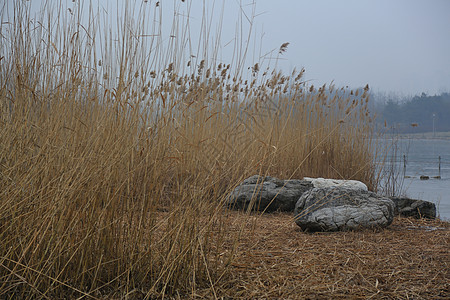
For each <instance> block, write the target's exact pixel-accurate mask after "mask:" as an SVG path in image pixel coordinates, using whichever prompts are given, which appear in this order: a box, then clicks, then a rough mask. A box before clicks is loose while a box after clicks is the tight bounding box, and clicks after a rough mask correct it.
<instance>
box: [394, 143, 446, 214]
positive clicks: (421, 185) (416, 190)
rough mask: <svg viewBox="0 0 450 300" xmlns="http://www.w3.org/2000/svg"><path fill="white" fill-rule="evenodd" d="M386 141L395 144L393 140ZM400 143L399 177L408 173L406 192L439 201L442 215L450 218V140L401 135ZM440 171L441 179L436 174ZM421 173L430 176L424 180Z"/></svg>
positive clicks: (431, 200)
mask: <svg viewBox="0 0 450 300" xmlns="http://www.w3.org/2000/svg"><path fill="white" fill-rule="evenodd" d="M385 143H386V144H388V145H389V144H392V140H386V141H385ZM394 144H395V141H394ZM396 145H397V155H396V159H395V161H396V168H397V170H398V171H399V174H400V176H399V178H403V174H404V175H405V178H404V182H403V193H402V194H403V195H406V196H407V197H409V198H414V199H422V200H426V201H430V202H433V203H435V204H436V207H437V209H438V212H437V213H438V215H439V216H440V217H441V219H444V220H447V221H450V140H430V139H400V140H397V143H396ZM394 148H395V147H392V149H394ZM391 154H392V152H391ZM439 157H440V158H441V162H440V172H439ZM405 160H406V168H405V167H404V166H405ZM439 175H440V176H441V179H435V178H433V177H436V176H439ZM420 176H429V177H430V179H429V180H421V179H420Z"/></svg>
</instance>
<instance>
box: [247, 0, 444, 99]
mask: <svg viewBox="0 0 450 300" xmlns="http://www.w3.org/2000/svg"><path fill="white" fill-rule="evenodd" d="M256 2H257V11H258V12H264V14H263V15H261V16H260V17H259V19H258V22H261V23H264V31H265V36H266V38H267V43H266V44H267V45H268V47H269V48H270V47H276V46H277V45H279V44H281V43H283V42H290V43H291V44H290V46H289V49H288V51H287V53H286V54H285V55H284V57H285V58H286V59H288V62H289V64H291V65H293V66H303V67H305V68H306V71H307V73H306V75H307V77H308V78H309V79H313V82H316V81H317V82H318V83H322V82H323V83H326V82H330V81H331V80H334V81H335V82H336V84H337V85H340V86H342V85H347V84H348V85H349V86H352V87H357V86H363V85H365V84H366V83H369V84H370V86H371V87H372V90H375V91H378V90H380V91H388V92H396V93H401V94H405V95H407V94H418V93H422V92H425V93H428V94H435V93H440V92H449V91H450V1H449V0H395V1H394V0H342V1H335V0H314V1H306V0H291V1H288V0H285V1H270V0H257V1H256Z"/></svg>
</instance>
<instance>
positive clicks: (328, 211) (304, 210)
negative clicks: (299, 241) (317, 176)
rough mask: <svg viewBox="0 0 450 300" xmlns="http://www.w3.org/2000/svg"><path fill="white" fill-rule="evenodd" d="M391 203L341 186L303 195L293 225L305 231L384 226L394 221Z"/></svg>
mask: <svg viewBox="0 0 450 300" xmlns="http://www.w3.org/2000/svg"><path fill="white" fill-rule="evenodd" d="M394 209H395V204H394V202H392V200H390V199H388V198H385V197H381V196H378V195H376V194H375V193H373V192H370V191H365V190H357V189H347V188H342V187H328V188H314V189H312V190H310V191H307V192H305V193H304V194H303V195H302V196H301V198H300V199H299V200H298V201H297V203H296V205H295V210H294V216H295V223H297V225H298V226H300V227H301V228H302V229H303V230H307V231H340V230H356V229H361V228H373V227H387V226H389V225H390V224H391V223H392V221H393V219H394Z"/></svg>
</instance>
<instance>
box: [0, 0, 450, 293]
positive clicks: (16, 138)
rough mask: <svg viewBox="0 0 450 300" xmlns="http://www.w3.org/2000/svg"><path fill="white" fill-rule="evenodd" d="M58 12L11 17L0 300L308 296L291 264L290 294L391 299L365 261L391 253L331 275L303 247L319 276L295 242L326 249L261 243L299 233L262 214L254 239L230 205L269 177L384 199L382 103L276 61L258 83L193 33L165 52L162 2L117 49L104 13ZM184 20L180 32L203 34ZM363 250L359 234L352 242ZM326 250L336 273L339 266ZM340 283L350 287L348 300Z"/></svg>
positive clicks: (5, 27)
mask: <svg viewBox="0 0 450 300" xmlns="http://www.w3.org/2000/svg"><path fill="white" fill-rule="evenodd" d="M30 2H31V1H30ZM44 2H45V1H44ZM188 2H189V1H186V5H188ZM52 3H53V2H51V1H47V2H46V3H44V6H43V7H42V10H41V11H40V15H38V16H37V17H33V16H32V15H31V11H30V8H29V3H28V2H25V1H23V2H20V1H17V2H14V3H13V4H9V3H8V2H7V4H6V5H5V6H3V7H2V8H1V16H2V20H3V23H2V26H1V43H0V212H1V214H0V297H1V298H6V299H10V298H11V299H12V298H31V299H35V298H38V299H58V298H60V299H62V298H85V299H95V298H102V297H108V298H111V297H117V298H130V299H132V298H137V299H140V298H147V299H150V298H156V297H159V298H163V297H166V296H168V295H169V296H170V297H177V295H184V297H201V296H202V294H201V293H202V292H204V294H203V295H204V296H205V297H207V298H214V297H216V296H217V297H218V298H219V297H221V296H225V295H227V296H229V297H232V298H234V297H241V296H242V297H244V298H245V297H255V298H257V297H260V296H261V297H272V295H274V296H275V295H276V293H277V292H276V291H277V289H279V288H283V287H285V286H286V287H289V286H292V284H293V283H294V281H292V280H291V278H290V276H294V275H293V274H294V272H293V273H290V272H291V271H293V269H292V268H291V269H290V268H281V265H277V264H281V263H283V261H288V262H289V261H290V263H291V264H293V266H294V267H295V266H297V267H299V266H300V267H301V268H300V269H301V270H306V271H301V272H303V273H301V274H302V275H301V278H302V279H301V280H305V281H304V282H303V283H304V284H301V285H295V287H293V290H294V291H295V290H296V289H298V288H300V287H301V288H302V289H305V291H309V292H308V293H309V294H308V293H306V292H305V294H304V295H314V294H317V295H321V294H320V293H329V290H330V289H331V291H334V290H333V288H335V290H336V291H338V292H336V294H335V295H339V294H338V293H349V294H354V295H360V293H362V292H363V291H362V289H363V287H368V286H369V285H367V286H366V285H365V282H366V281H365V280H366V279H367V280H368V282H371V283H372V282H373V280H375V279H378V286H383V287H384V286H385V284H387V283H385V282H384V281H383V280H386V278H385V277H380V278H378V277H376V274H374V275H373V276H372V275H370V276H369V274H366V273H364V272H365V271H364V272H363V271H361V272H362V275H361V274H360V273H359V272H358V273H357V274H356V273H355V271H354V270H355V268H356V270H366V269H364V268H363V267H365V265H364V264H361V263H362V262H361V261H360V260H359V259H360V258H362V259H363V260H364V261H365V262H366V263H371V261H370V260H369V259H368V258H365V257H364V255H365V253H364V252H362V253H359V252H358V251H359V250H358V249H366V248H367V247H369V248H370V247H371V246H370V245H375V244H374V243H375V241H376V240H375V241H373V240H370V242H368V243H367V244H364V243H363V244H357V247H359V248H352V247H350V248H349V249H348V251H353V252H352V253H356V254H354V255H353V254H352V253H349V255H350V254H352V255H353V256H345V255H347V253H348V251H343V252H342V253H337V252H336V251H335V252H333V253H336V259H337V261H340V260H341V259H344V257H351V260H349V261H348V262H347V264H345V265H343V266H341V267H340V268H337V267H336V268H337V269H336V268H335V269H333V268H331V269H325V271H324V270H322V269H321V268H322V267H323V266H322V265H321V264H320V263H321V262H323V261H322V259H318V260H315V259H316V258H314V257H315V256H308V253H307V251H308V249H310V248H305V249H302V251H303V252H304V253H303V254H304V255H305V258H304V259H303V260H304V261H307V262H308V266H310V267H309V269H308V268H306V269H304V268H303V267H302V266H303V265H302V264H303V262H302V264H300V262H301V261H302V258H301V254H300V252H295V251H294V250H295V247H299V246H296V245H297V244H296V243H298V242H299V241H301V239H300V240H297V239H296V238H294V237H298V236H300V237H301V238H305V239H308V241H311V239H310V238H312V236H308V235H303V234H301V233H300V232H298V231H296V230H295V228H294V227H292V226H293V225H283V226H284V227H282V230H284V231H283V232H280V237H284V238H283V241H284V242H283V243H284V244H285V245H283V247H284V246H286V247H288V246H289V245H290V244H289V243H293V244H292V247H293V248H292V249H291V250H292V251H294V252H293V253H291V252H289V251H291V250H286V249H284V248H281V249H278V248H277V249H278V250H276V251H275V250H274V247H275V248H276V246H275V244H276V242H275V240H273V242H271V240H270V235H264V236H262V235H261V233H260V232H258V230H267V231H268V232H272V233H274V232H278V230H277V229H270V227H271V226H272V225H274V224H271V222H275V220H276V218H279V221H280V224H275V225H279V226H281V225H282V224H291V223H292V222H290V221H289V220H288V219H289V218H286V216H282V215H273V216H264V217H262V220H266V221H264V222H263V223H265V222H267V224H266V225H264V226H260V225H258V226H256V227H255V228H258V229H255V230H254V231H251V232H249V231H248V230H247V229H246V226H247V225H246V224H247V223H248V222H249V221H250V220H251V217H250V219H249V220H247V219H246V218H247V217H246V216H245V215H241V214H233V213H231V214H229V213H224V212H223V210H222V203H223V200H224V197H225V196H226V194H227V193H228V192H229V191H230V190H231V189H233V188H234V186H235V185H236V184H238V183H239V182H240V181H241V180H242V179H244V178H245V177H247V176H249V175H254V174H270V175H272V176H278V177H280V178H301V177H303V176H310V177H317V176H322V177H329V178H346V179H356V180H361V181H363V182H364V183H366V184H367V185H368V186H369V187H371V188H372V189H375V188H376V186H377V183H378V180H379V178H378V177H377V172H376V167H375V166H374V163H373V161H374V160H373V155H374V152H375V151H374V148H373V147H374V143H373V126H372V124H373V123H372V120H371V115H370V113H369V111H368V106H367V102H368V97H369V95H368V87H366V88H365V89H361V90H358V91H347V90H345V89H337V88H335V87H334V86H325V85H324V86H322V87H320V88H315V87H314V86H311V85H308V84H307V83H306V82H305V81H304V78H303V75H304V70H301V71H298V72H297V71H296V72H293V73H292V74H288V75H283V74H282V73H280V72H279V71H278V70H272V69H269V68H268V66H267V64H266V65H265V64H264V63H265V62H266V61H265V60H264V59H263V58H261V59H260V60H261V61H259V62H258V64H254V65H253V67H249V69H248V70H249V71H248V74H246V73H245V72H244V70H245V68H244V67H243V66H244V65H245V64H244V63H245V59H244V58H243V59H242V60H241V61H238V62H237V63H236V64H235V65H229V64H225V63H224V62H220V61H218V59H217V57H218V53H217V51H218V50H217V49H218V48H217V46H216V45H218V44H220V41H219V40H218V41H217V43H212V44H209V45H208V44H207V43H203V41H199V45H204V46H203V48H202V47H200V46H199V50H198V53H197V52H195V53H186V51H187V52H189V51H190V50H189V49H187V48H186V49H184V48H183V47H180V45H186V44H189V42H191V41H190V37H189V34H188V32H185V31H182V30H181V29H180V33H181V34H179V35H176V36H174V37H173V38H172V37H170V41H173V42H168V43H163V42H162V41H163V39H162V34H163V33H162V32H163V31H162V29H161V26H162V24H163V23H164V22H163V21H162V19H161V15H160V9H162V8H161V7H162V4H161V5H155V3H154V2H152V1H144V2H143V3H141V2H139V5H136V6H133V5H131V4H130V3H131V2H128V1H127V3H128V4H127V5H125V6H124V8H123V12H124V15H123V16H122V19H120V18H119V17H118V19H117V20H116V21H118V20H120V22H117V23H118V26H117V31H114V32H115V34H113V31H109V28H110V27H108V26H110V24H102V25H101V24H100V23H101V21H103V20H106V19H107V18H106V17H105V18H104V19H102V18H100V17H98V15H97V13H98V14H100V12H98V11H96V10H95V8H94V7H89V10H88V13H87V14H88V15H89V17H88V20H89V21H88V22H86V19H84V17H83V12H85V11H84V10H83V9H84V8H83V6H81V5H79V2H78V1H75V2H72V3H74V4H70V5H73V7H72V8H71V10H70V11H69V10H65V7H64V5H63V4H61V5H59V6H52V5H51V4H52ZM61 3H62V2H61ZM136 3H137V2H136ZM158 3H159V2H158ZM180 5H184V4H180ZM177 7H182V6H177ZM53 10H54V11H53ZM66 16H67V17H66ZM182 16H183V14H182V13H179V14H175V16H174V20H173V24H175V25H176V26H174V28H187V27H188V26H187V23H186V22H187V20H188V18H185V19H183V17H182ZM206 17H207V16H205V18H206ZM183 20H184V21H183ZM183 22H185V23H183ZM106 23H107V22H106ZM204 24H207V22H204ZM100 25H101V26H100ZM204 30H206V29H204ZM237 32H239V31H237ZM143 40H145V41H146V42H143ZM236 40H237V41H238V40H240V39H239V38H236ZM238 46H239V45H237V46H236V47H235V49H240V50H239V51H241V52H240V53H241V54H242V53H244V52H245V51H243V49H241V48H239V47H238ZM241 46H242V45H241ZM286 47H287V44H284V46H283V45H282V47H281V48H280V53H278V55H282V53H283V51H286ZM200 48H201V49H200ZM281 50H283V51H281ZM236 51H238V50H236ZM202 53H203V54H202ZM205 53H206V54H205ZM208 53H209V54H211V55H207V54H208ZM194 54H195V55H194ZM239 57H240V56H239ZM246 76H247V77H246ZM282 219H283V220H285V221H282ZM288 221H289V222H288ZM230 222H231V223H232V224H230ZM230 226H231V228H234V229H233V230H230ZM276 228H280V230H281V227H276ZM393 228H395V227H393ZM437 232H438V233H440V231H437ZM288 233H291V234H292V235H293V236H291V237H290V238H289V239H287V238H288V237H287V234H288ZM394 233H395V232H394ZM352 234H354V235H358V234H360V233H345V234H342V235H338V236H339V237H340V238H341V239H342V238H343V239H344V241H347V240H346V238H345V237H346V236H347V237H349V236H351V235H352ZM378 234H381V233H378ZM433 234H436V233H433ZM370 235H374V236H376V234H375V233H363V236H370ZM398 235H399V236H401V234H400V233H399V234H398ZM380 236H381V235H378V237H380ZM243 237H245V239H243ZM316 237H317V238H318V239H319V240H320V239H321V238H324V237H326V236H324V237H322V236H320V235H317V236H316ZM329 237H332V236H329ZM363 240H364V239H363ZM316 241H317V240H316ZM305 242H306V240H305ZM286 243H287V244H286ZM323 243H325V242H323ZM329 243H330V245H333V242H332V241H329ZM348 243H351V242H348ZM405 243H406V241H405ZM430 245H431V244H430ZM430 245H427V247H430V249H431V247H432V246H430ZM264 247H266V248H264ZM289 247H290V246H289ZM289 247H288V248H289ZM308 247H309V246H308ZM314 247H319V251H324V250H323V249H328V250H327V251H328V252H320V253H322V254H321V255H322V256H317V257H318V258H319V257H322V258H326V257H330V259H331V256H330V255H331V254H330V253H331V251H334V250H332V249H331V248H326V247H325V246H323V245H322V244H318V245H315V246H314ZM320 247H322V248H323V249H322V248H320ZM330 247H331V246H330ZM336 247H337V246H336ZM364 247H366V248H364ZM386 248H388V246H386ZM247 249H253V250H254V251H253V253H252V251H247ZM311 249H312V248H311ZM311 249H310V250H309V251H312V250H311ZM355 249H356V250H355ZM433 249H434V248H433ZM269 250H270V251H272V252H273V253H272V252H268V251H269ZM357 250H358V251H357ZM283 251H287V252H283ZM361 251H363V250H361ZM371 251H373V250H371ZM414 251H416V250H414ZM417 251H418V250H417ZM432 251H434V250H432ZM244 253H246V255H244ZM247 253H249V254H248V255H247ZM264 253H266V254H267V253H270V254H271V256H267V255H266V254H264ZM284 254H285V255H286V258H283V257H284ZM327 255H328V256H327ZM358 255H359V256H358ZM405 255H406V254H405ZM402 257H403V256H402ZM407 258H408V256H407ZM278 260H279V261H278ZM277 261H278V262H277ZM406 261H407V262H408V260H406ZM345 262H346V261H344V263H345ZM394 262H397V263H404V262H403V261H401V259H397V260H393V261H392V264H394ZM261 263H262V264H261ZM316 263H317V267H316V268H315V267H314V264H316ZM298 264H300V265H298ZM272 266H274V268H275V267H277V266H279V269H278V270H279V272H280V273H279V274H278V275H276V274H274V273H273V272H272V271H271V268H272ZM358 268H359V269H358ZM399 268H402V266H399ZM296 269H298V268H296ZM290 270H291V271H290ZM336 270H338V271H336ZM346 270H347V271H348V274H347V273H346V272H347V271H346ZM352 270H353V271H352ZM439 270H440V269H439ZM330 272H331V273H332V274H338V273H339V272H344V273H345V274H347V275H346V276H345V277H344V279H342V281H338V283H337V285H335V286H333V285H332V284H331V283H327V282H326V281H325V280H326V278H328V276H331V275H330V274H331V273H330ZM333 272H334V273H333ZM352 272H353V273H355V275H351V274H352ZM391 272H393V271H391ZM396 272H397V271H394V272H393V275H392V276H397V275H398V276H406V275H404V274H403V273H396ZM399 274H400V275H399ZM437 274H438V275H436V276H437V277H436V278H438V279H439V278H441V277H442V274H441V273H437ZM439 274H441V275H439ZM447 275H448V274H447ZM277 276H278V277H277ZM280 276H281V277H280ZM283 276H284V279H282V277H283ZM295 276H297V277H295V278H298V274H297V275H295ZM374 276H375V277H374ZM386 276H388V275H386ZM440 276H441V277H440ZM395 278H400V277H395ZM438 279H436V280H438ZM330 280H331V279H330ZM336 280H337V279H336ZM429 280H435V279H429ZM324 282H325V283H324ZM330 282H331V281H330ZM333 282H334V281H333ZM345 282H346V283H347V286H353V290H348V288H345V287H344V283H345ZM359 282H360V283H361V284H360V285H358V283H359ZM386 282H387V281H386ZM434 282H437V281H431V284H434ZM320 284H322V286H325V287H326V289H325V290H324V291H322V290H321V289H320V291H318V290H317V289H316V288H319V285H320ZM375 284H376V281H375ZM359 286H361V288H360V287H359ZM396 286H397V285H395V286H393V287H392V289H393V290H394V291H397V290H395V289H396ZM436 286H437V287H439V286H438V285H436ZM264 287H266V288H264ZM286 291H287V290H285V291H284V292H283V293H284V294H280V295H286V296H288V297H290V295H292V294H289V293H290V292H286ZM302 291H303V290H302ZM377 291H378V290H375V289H374V288H372V287H371V288H370V289H369V291H368V292H367V293H376V292H377ZM413 292H414V290H413V291H412V292H411V293H413ZM302 293H303V292H302ZM330 293H331V292H330ZM300 294H301V293H300ZM419 294H420V293H419ZM366 295H367V294H366ZM399 295H400V294H399ZM402 295H403V294H402ZM405 295H406V294H405ZM436 295H437V294H436ZM292 297H295V295H294V296H292Z"/></svg>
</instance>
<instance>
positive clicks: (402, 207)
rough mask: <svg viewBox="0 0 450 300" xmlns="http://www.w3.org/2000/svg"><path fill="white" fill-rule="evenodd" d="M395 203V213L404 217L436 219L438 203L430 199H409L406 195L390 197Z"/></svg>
mask: <svg viewBox="0 0 450 300" xmlns="http://www.w3.org/2000/svg"><path fill="white" fill-rule="evenodd" d="M389 198H390V199H391V200H392V201H394V204H395V214H396V215H402V216H404V217H415V218H417V219H420V218H428V219H435V218H436V205H435V204H434V203H432V202H429V201H424V200H416V199H409V198H406V197H402V198H399V197H389Z"/></svg>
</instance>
